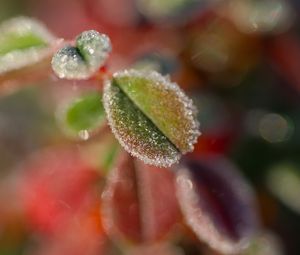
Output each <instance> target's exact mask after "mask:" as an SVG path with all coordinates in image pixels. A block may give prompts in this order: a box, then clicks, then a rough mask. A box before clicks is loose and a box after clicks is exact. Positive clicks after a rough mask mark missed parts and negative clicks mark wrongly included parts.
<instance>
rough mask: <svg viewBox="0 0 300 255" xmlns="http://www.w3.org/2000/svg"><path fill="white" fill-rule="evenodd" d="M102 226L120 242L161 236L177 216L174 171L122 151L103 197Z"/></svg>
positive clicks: (143, 241)
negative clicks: (137, 158)
mask: <svg viewBox="0 0 300 255" xmlns="http://www.w3.org/2000/svg"><path fill="white" fill-rule="evenodd" d="M102 210H103V211H102V215H103V225H104V229H105V230H106V232H107V233H108V235H109V236H110V237H111V238H112V239H113V240H116V241H118V242H120V243H124V244H126V243H132V242H133V243H135V244H145V243H149V242H155V241H158V240H160V239H162V238H164V237H165V236H166V235H167V234H168V233H169V232H170V231H171V229H172V228H173V227H174V226H175V223H176V222H178V221H179V219H180V212H179V208H178V204H177V200H176V197H175V186H174V174H173V173H172V172H171V171H166V170H165V169H161V168H156V167H151V166H149V165H145V164H143V163H142V162H141V161H135V160H134V159H133V158H132V157H130V156H129V154H127V153H125V152H123V153H122V154H121V157H120V158H119V160H118V162H117V164H116V166H115V168H114V169H112V171H111V172H110V173H109V176H108V180H107V183H106V187H105V189H104V192H103V196H102Z"/></svg>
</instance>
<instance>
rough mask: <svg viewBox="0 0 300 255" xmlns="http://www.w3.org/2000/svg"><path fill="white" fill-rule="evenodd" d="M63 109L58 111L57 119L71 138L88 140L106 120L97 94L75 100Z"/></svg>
mask: <svg viewBox="0 0 300 255" xmlns="http://www.w3.org/2000/svg"><path fill="white" fill-rule="evenodd" d="M64 108H65V109H63V110H61V111H59V113H58V116H59V117H58V118H59V121H60V123H61V125H62V127H63V130H64V131H65V132H66V133H67V134H68V135H71V136H79V137H81V138H83V139H85V138H88V137H89V136H90V134H91V133H92V132H95V130H99V129H100V128H101V127H102V126H103V124H104V123H105V120H106V118H105V113H104V108H103V105H102V97H101V95H100V93H99V92H93V93H89V94H86V95H83V96H81V97H79V98H75V99H74V100H73V101H72V102H71V103H69V104H68V105H67V106H64Z"/></svg>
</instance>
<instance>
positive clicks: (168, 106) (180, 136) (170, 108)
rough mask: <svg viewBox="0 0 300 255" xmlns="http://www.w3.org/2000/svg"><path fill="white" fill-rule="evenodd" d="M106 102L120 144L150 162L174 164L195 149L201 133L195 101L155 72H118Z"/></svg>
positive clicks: (105, 94)
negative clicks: (196, 115)
mask: <svg viewBox="0 0 300 255" xmlns="http://www.w3.org/2000/svg"><path fill="white" fill-rule="evenodd" d="M103 103H104V108H105V111H106V113H107V118H108V123H109V124H110V126H111V128H112V131H113V133H114V134H115V136H116V138H117V139H118V140H119V142H120V143H121V145H122V146H123V147H124V148H125V149H126V150H127V151H128V152H130V153H131V154H132V155H133V156H136V157H138V158H139V159H142V160H143V161H144V162H145V163H148V164H153V165H156V166H163V167H166V166H170V165H172V164H173V163H175V162H177V161H178V160H179V158H180V156H181V154H184V153H186V152H189V151H192V150H193V148H194V147H193V144H194V143H195V142H196V141H197V138H198V136H199V134H200V132H199V131H198V128H199V124H198V122H197V120H196V117H195V109H194V106H193V104H192V101H191V100H190V99H188V98H187V96H185V94H184V93H183V92H182V91H181V89H180V88H179V87H178V85H177V84H175V83H171V82H170V81H169V80H168V78H165V77H163V76H161V75H160V74H159V73H156V72H146V71H145V72H138V71H135V70H130V71H124V72H120V73H116V74H115V75H114V77H113V79H112V81H111V82H108V83H107V84H106V86H105V89H104V97H103Z"/></svg>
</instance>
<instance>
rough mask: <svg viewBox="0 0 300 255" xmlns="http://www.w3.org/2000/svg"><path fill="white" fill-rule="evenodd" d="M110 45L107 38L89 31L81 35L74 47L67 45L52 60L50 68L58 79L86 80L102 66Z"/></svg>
mask: <svg viewBox="0 0 300 255" xmlns="http://www.w3.org/2000/svg"><path fill="white" fill-rule="evenodd" d="M110 51H111V44H110V40H109V38H108V36H106V35H104V34H100V33H99V32H97V31H94V30H89V31H85V32H83V33H81V34H80V35H79V36H78V37H77V38H76V41H75V46H72V45H67V46H65V47H63V48H62V49H60V50H59V51H58V52H57V53H56V54H55V55H54V56H53V59H52V68H53V70H54V72H55V73H56V75H57V76H58V77H59V78H65V79H70V80H72V79H88V78H90V77H91V76H92V75H93V74H94V73H95V72H96V71H97V70H99V68H100V67H101V66H103V65H104V63H105V61H106V59H107V57H108V55H109V53H110Z"/></svg>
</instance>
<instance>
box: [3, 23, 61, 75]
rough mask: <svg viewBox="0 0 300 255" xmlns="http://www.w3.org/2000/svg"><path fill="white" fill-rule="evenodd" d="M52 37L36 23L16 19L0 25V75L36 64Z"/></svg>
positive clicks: (44, 53)
mask: <svg viewBox="0 0 300 255" xmlns="http://www.w3.org/2000/svg"><path fill="white" fill-rule="evenodd" d="M54 39H55V38H54V37H53V36H52V35H51V34H50V33H49V32H48V31H47V29H46V28H45V27H44V26H43V25H42V24H40V23H39V22H38V21H36V20H34V19H31V18H26V17H18V18H13V19H10V20H7V21H4V22H3V23H2V24H1V25H0V74H3V73H6V72H9V71H12V70H17V69H20V68H23V67H26V66H29V65H32V64H35V63H38V62H39V61H41V60H42V59H44V58H45V57H46V56H47V55H48V54H49V52H50V51H49V49H50V45H51V44H52V43H53V42H54Z"/></svg>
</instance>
